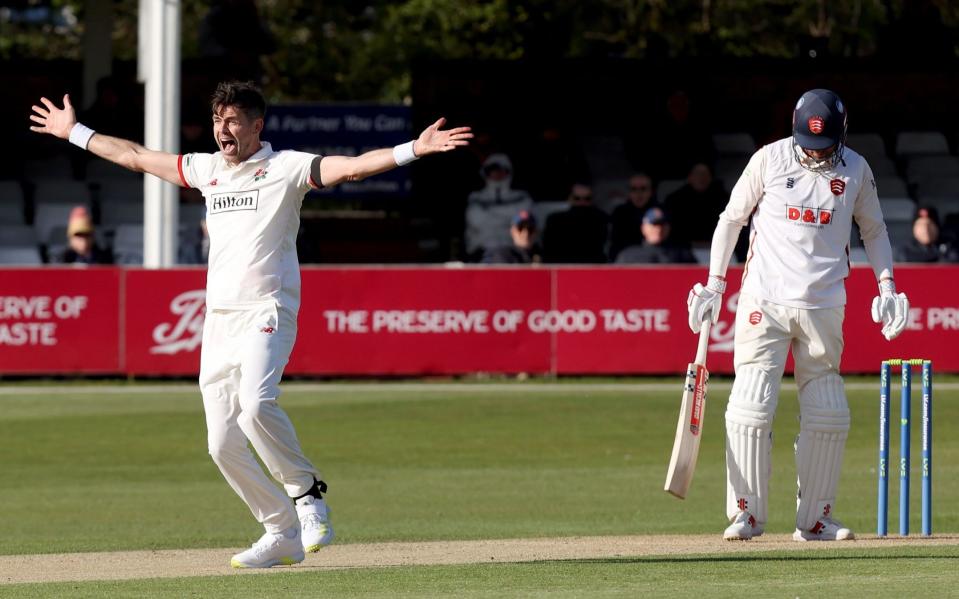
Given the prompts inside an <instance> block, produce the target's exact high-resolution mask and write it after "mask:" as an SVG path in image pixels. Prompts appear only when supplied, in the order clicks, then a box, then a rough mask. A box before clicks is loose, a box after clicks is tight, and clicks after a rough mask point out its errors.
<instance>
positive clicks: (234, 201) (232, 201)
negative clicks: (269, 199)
mask: <svg viewBox="0 0 959 599" xmlns="http://www.w3.org/2000/svg"><path fill="white" fill-rule="evenodd" d="M259 203H260V190H258V189H254V190H252V191H237V192H233V193H215V194H213V195H211V196H210V214H220V213H221V212H238V211H240V210H252V211H254V212H256V207H257V205H258V204H259Z"/></svg>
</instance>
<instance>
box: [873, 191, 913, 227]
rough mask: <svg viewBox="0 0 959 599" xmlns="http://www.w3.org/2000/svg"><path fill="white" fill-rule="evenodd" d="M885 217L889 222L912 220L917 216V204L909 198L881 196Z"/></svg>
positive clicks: (883, 215) (880, 202)
mask: <svg viewBox="0 0 959 599" xmlns="http://www.w3.org/2000/svg"><path fill="white" fill-rule="evenodd" d="M879 206H880V207H881V208H882V217H883V219H884V220H885V221H886V222H887V223H889V222H912V219H913V218H914V217H915V216H916V204H915V203H914V202H913V201H912V200H910V199H909V198H891V197H890V198H885V197H884V198H880V199H879Z"/></svg>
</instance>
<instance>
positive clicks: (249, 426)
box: [30, 82, 473, 568]
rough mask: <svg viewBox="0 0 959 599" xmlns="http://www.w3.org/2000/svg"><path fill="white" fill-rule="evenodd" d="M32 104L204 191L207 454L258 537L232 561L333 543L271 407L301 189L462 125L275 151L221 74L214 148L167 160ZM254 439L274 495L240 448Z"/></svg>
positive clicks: (284, 339)
mask: <svg viewBox="0 0 959 599" xmlns="http://www.w3.org/2000/svg"><path fill="white" fill-rule="evenodd" d="M41 103H42V106H33V112H34V114H32V115H31V116H30V118H31V120H33V121H34V122H35V123H37V125H36V126H31V130H33V131H36V132H39V133H49V134H52V135H55V136H57V137H60V138H63V139H69V140H70V141H71V142H72V143H74V144H76V145H78V146H80V147H81V148H85V149H87V150H89V151H91V152H93V153H94V154H96V155H97V156H100V157H102V158H105V159H107V160H110V161H112V162H115V163H117V164H119V165H121V166H124V167H126V168H128V169H130V170H133V171H137V172H145V173H149V174H151V175H154V176H156V177H160V178H161V179H164V180H165V181H168V182H170V183H173V184H175V185H180V186H183V187H194V188H197V189H199V190H200V191H202V192H203V196H204V197H205V199H206V209H207V220H206V222H207V229H208V231H209V235H210V254H209V270H208V274H207V296H206V320H205V323H204V326H203V345H202V349H201V357H200V389H201V392H202V395H203V407H204V410H205V412H206V423H207V431H208V443H209V452H210V455H211V456H212V457H213V461H214V462H215V463H216V464H217V466H219V468H220V472H222V474H223V476H224V478H226V480H227V482H228V483H229V484H230V486H231V487H233V490H234V491H236V493H237V494H238V495H239V496H240V498H241V499H243V501H244V502H246V504H247V506H249V508H250V511H251V512H252V513H253V515H254V517H256V519H257V520H258V521H259V522H260V523H262V524H263V527H264V528H265V529H266V533H265V534H264V535H263V536H262V537H261V538H260V539H259V540H258V541H256V542H255V543H254V544H253V546H252V547H251V548H250V549H247V550H246V551H243V552H241V553H238V554H237V555H235V556H233V559H232V560H231V564H232V565H233V566H234V567H236V568H268V567H271V566H275V565H278V564H294V563H298V562H301V561H303V559H304V557H305V552H315V551H318V550H319V549H320V548H321V547H323V546H324V545H328V544H329V543H330V542H331V541H332V540H333V525H332V524H331V522H330V510H329V508H328V507H327V505H326V501H325V499H324V498H323V494H324V493H325V492H326V491H327V485H326V483H325V482H323V480H322V477H321V476H320V473H319V470H317V469H316V467H314V466H313V464H312V463H311V462H310V460H309V459H307V458H306V456H305V455H304V454H303V450H302V449H301V448H300V442H299V440H298V439H297V436H296V432H295V431H294V429H293V424H292V423H291V422H290V419H289V418H288V417H287V415H286V413H285V412H284V411H283V409H282V408H281V407H280V405H279V403H278V402H277V400H278V398H279V396H280V389H279V383H280V377H281V376H282V374H283V368H284V367H285V366H286V364H287V361H288V360H289V356H290V352H291V351H292V349H293V342H294V339H295V338H296V326H297V325H296V315H297V311H298V309H299V306H300V269H299V261H298V259H297V255H296V235H297V232H298V230H299V222H300V206H301V205H302V203H303V197H304V195H305V194H306V193H307V192H308V191H309V190H310V189H318V188H321V187H330V186H332V185H336V184H338V183H341V182H344V181H358V180H360V179H363V178H365V177H368V176H371V175H375V174H378V173H382V172H385V171H388V170H390V169H393V168H395V167H397V166H400V165H404V164H407V163H409V162H412V161H413V160H415V159H416V158H419V157H421V156H425V155H427V154H433V153H437V152H447V151H450V150H453V149H455V148H457V147H459V146H465V145H467V144H468V143H469V139H470V138H471V137H472V136H473V134H472V133H471V132H470V128H469V127H457V128H453V129H447V130H443V129H440V127H442V126H443V125H444V123H445V120H444V119H440V120H438V121H436V122H435V123H434V124H433V125H431V126H430V127H428V128H427V129H426V130H424V131H423V132H422V133H421V134H420V135H419V137H418V138H417V139H415V140H413V141H410V142H408V143H404V144H401V145H399V146H396V147H395V148H391V149H390V148H387V149H380V150H373V151H370V152H366V153H364V154H361V155H359V156H355V157H348V156H317V155H314V154H308V153H304V152H294V151H275V150H273V148H272V147H271V146H270V144H269V143H266V142H263V141H260V134H261V133H262V131H263V123H264V121H263V119H264V115H265V112H266V103H265V101H264V99H263V95H262V94H261V93H260V91H259V90H258V89H257V88H256V87H255V86H254V85H253V84H252V83H242V82H229V83H221V84H220V85H219V86H218V87H217V89H216V92H215V93H214V95H213V97H212V102H211V107H212V114H213V134H214V137H215V140H216V144H217V146H218V147H219V150H220V151H219V152H216V153H215V154H187V155H176V154H169V153H165V152H158V151H153V150H148V149H146V148H144V147H143V146H141V145H139V144H137V143H134V142H132V141H128V140H123V139H118V138H115V137H109V136H106V135H103V134H101V133H95V132H94V131H92V130H90V129H89V128H87V127H85V126H84V125H82V124H81V123H77V122H76V117H75V115H74V110H73V107H72V106H71V104H70V98H69V96H64V98H63V103H64V107H63V108H59V107H57V106H56V105H54V103H53V102H51V101H50V100H48V99H47V98H41ZM249 445H252V446H253V449H254V450H256V453H257V455H258V456H259V457H260V459H261V460H262V461H263V463H264V464H265V465H266V467H267V469H268V470H269V471H270V474H271V475H272V476H273V478H274V479H276V480H277V481H278V482H280V483H281V484H282V486H283V490H280V489H279V488H278V487H277V486H276V485H275V484H274V483H273V481H272V480H271V479H270V477H268V476H267V475H266V473H264V471H263V469H262V468H261V467H260V465H259V464H258V463H257V461H256V459H255V457H254V455H253V453H252V452H251V451H250V449H249Z"/></svg>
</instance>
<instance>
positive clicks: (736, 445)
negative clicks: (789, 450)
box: [687, 89, 909, 541]
mask: <svg viewBox="0 0 959 599" xmlns="http://www.w3.org/2000/svg"><path fill="white" fill-rule="evenodd" d="M846 127H847V111H846V107H845V105H844V104H843V102H842V100H840V98H839V96H837V95H836V94H835V93H834V92H832V91H829V90H825V89H814V90H811V91H808V92H806V93H804V94H803V95H802V97H800V98H799V101H798V102H797V104H796V107H795V109H794V111H793V127H792V136H791V137H787V138H785V139H781V140H779V141H777V142H774V143H771V144H769V145H767V146H764V147H762V148H761V149H760V150H759V151H758V152H756V153H755V154H754V155H753V156H752V158H751V160H750V161H749V164H748V166H747V167H746V169H745V171H744V172H743V174H742V176H741V177H740V178H739V181H738V182H737V183H736V185H735V187H734V188H733V190H732V193H731V195H730V199H729V203H728V205H727V206H726V209H725V211H724V212H723V213H722V214H721V215H720V217H719V223H718V225H717V226H716V231H715V233H714V234H713V240H712V248H711V253H710V264H709V277H708V280H707V282H706V284H705V285H702V284H699V283H697V284H696V285H695V287H693V289H692V291H690V293H689V296H688V300H687V302H688V306H689V326H690V328H691V329H692V330H693V332H699V329H700V327H701V326H702V323H703V322H704V321H705V320H706V319H712V322H714V323H715V322H716V321H717V319H718V318H719V312H720V309H721V307H722V303H723V293H724V292H725V290H726V269H727V266H728V265H729V259H730V256H731V255H732V252H733V247H734V246H735V244H736V239H737V237H738V236H739V232H740V230H741V229H742V227H744V226H746V225H747V224H748V222H749V219H750V217H752V230H751V232H750V243H749V253H748V257H747V260H746V265H745V272H744V273H743V280H742V289H741V292H740V297H739V304H738V307H737V309H736V328H735V350H734V364H735V369H736V378H735V380H734V382H733V388H732V391H731V392H730V396H729V403H728V405H727V408H726V473H727V480H726V483H727V484H726V489H727V492H726V516H727V518H728V519H729V525H728V527H727V528H726V530H725V531H724V533H723V537H724V538H725V539H727V540H748V539H751V538H753V537H756V536H759V535H761V534H762V533H763V530H764V528H765V524H766V520H767V501H768V486H769V477H770V473H771V471H772V463H771V459H770V458H771V452H772V424H773V417H774V415H775V413H776V403H777V401H778V398H779V388H780V383H781V380H782V375H783V369H784V367H785V364H786V356H787V354H788V352H789V351H792V355H793V360H794V362H795V378H796V386H797V388H798V390H799V407H800V432H799V437H798V438H797V440H796V443H795V453H796V470H797V478H798V484H799V490H798V493H797V501H796V504H797V509H796V530H795V532H794V533H793V538H794V539H795V540H797V541H810V540H821V541H833V540H844V539H852V538H854V535H853V532H852V531H851V530H849V529H848V528H846V527H845V526H843V525H842V524H841V523H840V522H839V521H838V520H837V519H836V518H835V517H834V513H835V507H836V496H837V487H838V484H839V476H840V470H841V466H842V457H843V450H844V447H845V443H846V435H847V433H848V431H849V408H848V406H847V403H846V394H845V390H844V387H843V380H842V377H841V376H840V374H839V372H840V371H839V363H840V358H841V357H842V350H843V336H842V322H843V317H844V310H845V304H846V292H845V286H844V279H845V278H846V277H847V276H848V275H849V257H848V249H849V236H850V229H851V227H852V223H853V221H854V220H855V222H856V223H857V224H858V225H859V231H860V233H861V235H862V241H863V244H864V246H865V249H866V254H867V256H868V258H869V263H870V265H871V266H872V270H873V272H874V273H875V276H876V280H877V281H878V288H879V289H878V296H877V297H876V298H875V299H874V300H873V302H872V318H873V321H874V322H876V323H881V325H882V329H881V332H882V334H883V336H885V338H886V339H887V340H891V339H894V338H895V337H896V336H898V335H899V333H901V332H902V330H903V329H904V328H905V326H906V320H907V315H908V313H909V302H908V300H907V299H906V296H905V295H904V294H902V293H896V285H895V281H894V279H893V271H892V249H891V247H890V244H889V237H888V235H887V233H886V225H885V223H884V222H883V218H882V211H881V210H880V207H879V199H878V196H877V194H876V181H875V178H874V177H873V174H872V170H871V169H870V168H869V165H868V164H867V163H866V160H865V159H864V158H863V157H862V156H860V155H859V154H857V153H856V152H854V151H853V150H852V149H850V148H847V147H846V146H845V141H846ZM863 341H865V342H867V343H871V342H872V341H871V340H863Z"/></svg>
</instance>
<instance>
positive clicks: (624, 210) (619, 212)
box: [609, 173, 659, 260]
mask: <svg viewBox="0 0 959 599" xmlns="http://www.w3.org/2000/svg"><path fill="white" fill-rule="evenodd" d="M627 197H628V198H629V199H627V200H626V201H625V202H623V203H622V204H620V205H619V206H616V208H615V209H614V210H613V217H612V219H610V220H611V223H612V229H611V232H610V247H609V258H610V260H616V255H617V254H619V252H620V250H622V249H623V248H624V247H627V246H630V245H635V244H637V243H642V242H643V235H642V233H641V232H640V225H641V224H642V223H643V215H645V214H646V211H647V210H649V209H650V208H652V207H653V206H658V205H659V203H658V202H657V201H656V200H654V199H653V180H652V179H651V178H650V176H649V175H647V174H646V173H637V174H635V175H633V176H632V177H630V178H629V193H628V196H627Z"/></svg>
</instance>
